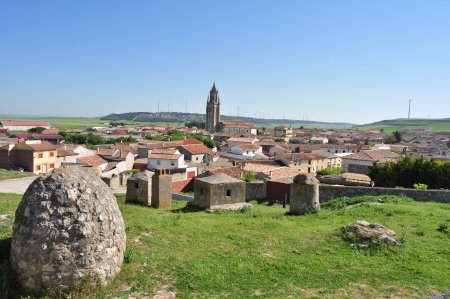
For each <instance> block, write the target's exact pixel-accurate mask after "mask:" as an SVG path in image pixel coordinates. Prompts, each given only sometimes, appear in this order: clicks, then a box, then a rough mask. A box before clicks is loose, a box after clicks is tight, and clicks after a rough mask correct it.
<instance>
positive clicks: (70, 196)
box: [11, 167, 126, 292]
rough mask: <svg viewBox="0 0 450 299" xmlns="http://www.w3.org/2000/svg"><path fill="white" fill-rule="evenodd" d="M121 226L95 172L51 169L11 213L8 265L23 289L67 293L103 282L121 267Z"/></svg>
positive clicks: (111, 198) (108, 192)
mask: <svg viewBox="0 0 450 299" xmlns="http://www.w3.org/2000/svg"><path fill="white" fill-rule="evenodd" d="M125 240H126V236H125V225H124V222H123V218H122V215H121V213H120V210H119V207H118V205H117V202H116V198H115V197H114V195H113V194H112V192H111V190H110V189H109V188H108V186H107V185H106V184H105V183H104V182H103V181H102V180H101V179H100V177H99V175H98V173H96V171H95V170H93V169H89V168H81V167H73V168H62V169H56V170H54V171H52V172H50V173H49V174H47V175H46V176H44V177H40V178H38V179H36V180H35V181H34V182H33V183H32V184H31V185H30V187H29V188H28V190H27V191H26V192H25V194H24V196H23V198H22V201H21V202H20V205H19V207H18V209H17V211H16V219H15V222H14V226H13V238H12V244H11V266H12V268H13V270H14V271H15V272H16V274H17V277H18V280H19V282H20V283H21V284H22V286H23V287H24V288H26V289H29V290H31V291H34V292H40V291H42V290H43V289H47V288H52V289H67V288H70V287H71V286H73V285H74V284H76V283H80V281H81V280H82V278H88V279H89V281H92V282H98V283H104V282H107V281H109V280H111V279H112V278H113V277H114V276H115V275H116V274H117V273H118V272H119V271H120V266H121V265H122V261H123V255H124V250H125Z"/></svg>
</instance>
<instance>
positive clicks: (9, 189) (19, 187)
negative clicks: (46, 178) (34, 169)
mask: <svg viewBox="0 0 450 299" xmlns="http://www.w3.org/2000/svg"><path fill="white" fill-rule="evenodd" d="M36 178H37V176H31V177H24V178H19V179H9V180H3V181H0V193H16V194H24V193H25V191H26V190H27V188H28V186H30V184H31V183H32V182H33V181H34V180H35V179H36Z"/></svg>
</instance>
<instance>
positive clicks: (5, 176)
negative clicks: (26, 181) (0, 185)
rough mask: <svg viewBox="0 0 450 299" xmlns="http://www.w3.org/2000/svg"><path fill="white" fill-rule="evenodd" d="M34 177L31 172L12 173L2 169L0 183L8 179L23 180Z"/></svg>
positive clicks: (0, 170)
mask: <svg viewBox="0 0 450 299" xmlns="http://www.w3.org/2000/svg"><path fill="white" fill-rule="evenodd" d="M32 175H33V174H32V173H30V172H20V171H11V170H7V169H0V181H3V180H7V179H17V178H23V177H27V176H32Z"/></svg>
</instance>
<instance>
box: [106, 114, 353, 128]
mask: <svg viewBox="0 0 450 299" xmlns="http://www.w3.org/2000/svg"><path fill="white" fill-rule="evenodd" d="M220 117H221V119H222V120H243V121H246V122H249V123H252V124H255V125H257V126H263V125H264V126H270V125H278V124H292V125H296V126H305V127H351V126H353V125H354V124H351V123H344V122H317V121H309V120H293V119H262V118H253V117H242V116H241V117H238V116H228V115H221V116H220ZM101 119H103V120H114V121H118V120H127V121H136V122H170V123H183V122H186V121H205V114H199V113H182V112H160V113H156V112H129V113H119V114H115V113H113V114H109V115H106V116H103V117H101Z"/></svg>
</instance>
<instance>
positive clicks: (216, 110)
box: [205, 82, 220, 133]
mask: <svg viewBox="0 0 450 299" xmlns="http://www.w3.org/2000/svg"><path fill="white" fill-rule="evenodd" d="M219 121H220V99H219V91H218V90H217V88H216V82H214V83H213V86H212V88H211V90H210V91H209V96H208V101H207V104H206V122H205V129H206V130H207V131H208V132H210V133H214V132H217V129H218V126H217V125H218V123H219Z"/></svg>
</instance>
